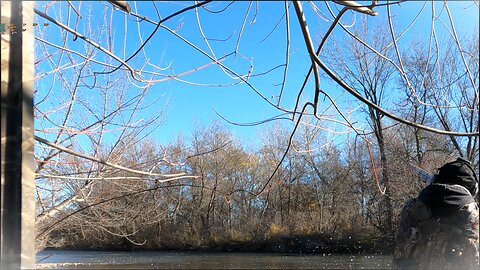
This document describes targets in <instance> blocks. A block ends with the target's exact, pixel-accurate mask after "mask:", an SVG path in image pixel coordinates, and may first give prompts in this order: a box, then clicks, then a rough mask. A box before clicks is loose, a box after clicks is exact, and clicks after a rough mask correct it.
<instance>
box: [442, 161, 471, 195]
mask: <svg viewBox="0 0 480 270" xmlns="http://www.w3.org/2000/svg"><path fill="white" fill-rule="evenodd" d="M435 183H439V184H453V185H455V184H456V185H461V186H463V187H465V188H467V189H468V190H469V191H470V193H471V194H472V196H476V194H477V192H478V179H477V176H476V175H475V171H474V170H473V168H472V165H471V163H470V161H468V160H467V159H464V158H461V157H459V158H457V160H455V161H452V162H449V163H446V164H445V165H443V166H442V167H441V168H440V169H439V171H438V174H437V176H436V178H435Z"/></svg>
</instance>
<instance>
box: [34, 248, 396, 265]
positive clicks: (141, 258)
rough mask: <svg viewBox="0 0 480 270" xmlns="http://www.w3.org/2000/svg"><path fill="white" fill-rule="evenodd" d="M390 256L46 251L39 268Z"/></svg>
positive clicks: (355, 261)
mask: <svg viewBox="0 0 480 270" xmlns="http://www.w3.org/2000/svg"><path fill="white" fill-rule="evenodd" d="M390 263H391V256H389V255H367V254H365V255H331V254H315V255H292V254H272V253H225V252H223V253H220V252H219V253H205V252H159V251H135V252H126V251H120V252H119V251H73V250H45V251H41V252H39V253H37V267H38V268H62V269H65V268H68V269H139V268H142V269H388V268H390Z"/></svg>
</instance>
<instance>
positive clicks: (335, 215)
mask: <svg viewBox="0 0 480 270" xmlns="http://www.w3.org/2000/svg"><path fill="white" fill-rule="evenodd" d="M422 134H423V138H424V139H423V140H422V148H421V149H427V150H426V151H423V150H422V151H423V152H422V157H423V163H422V164H421V166H422V167H423V168H426V169H430V170H433V169H434V168H436V167H439V166H440V165H441V164H442V163H443V162H444V161H445V160H447V159H448V158H449V157H451V156H453V155H454V154H455V151H454V149H453V148H452V147H449V143H448V138H446V137H442V136H436V135H432V134H427V133H423V132H422ZM289 135H290V134H289V132H288V131H287V129H286V128H285V127H281V126H278V125H277V126H273V127H271V128H270V129H268V130H267V131H265V133H264V134H263V139H260V140H261V143H260V145H261V146H260V147H259V148H258V149H255V150H249V149H245V148H244V147H243V146H242V144H241V143H240V142H239V141H237V140H236V139H235V138H234V137H233V136H232V134H231V133H229V132H228V131H227V130H226V129H225V128H223V127H222V126H220V125H218V124H213V125H211V126H209V127H205V128H202V129H199V130H197V131H195V132H193V134H192V135H191V137H190V138H189V139H183V138H180V137H179V138H178V139H177V140H176V142H175V143H172V144H170V145H167V146H162V145H157V144H155V143H154V142H152V141H150V142H145V143H143V144H136V145H135V146H133V147H129V148H126V149H124V150H123V151H121V152H115V153H114V154H113V156H112V158H113V159H118V158H120V157H121V159H122V160H124V161H125V163H124V165H125V166H128V167H130V168H134V169H142V170H150V171H152V172H158V173H178V172H187V173H188V175H194V176H198V178H196V179H178V180H174V181H170V182H163V183H162V182H160V181H159V180H158V179H156V178H155V177H144V178H141V179H129V178H128V176H131V174H128V175H127V174H126V173H125V172H122V171H119V170H110V171H109V172H110V173H109V174H108V175H103V176H102V178H103V179H101V180H95V182H94V183H93V184H89V185H90V187H89V188H88V189H86V190H85V191H84V192H82V193H81V194H80V195H78V196H77V197H76V198H75V199H74V200H71V201H70V204H69V206H68V207H66V208H65V210H63V212H62V213H60V214H58V215H57V216H55V217H53V218H50V219H48V221H45V222H43V223H41V224H38V227H37V235H38V237H37V244H38V247H39V248H42V247H59V248H86V249H90V248H108V249H132V248H134V249H192V248H193V249H196V248H218V247H227V248H231V247H235V246H236V245H238V246H243V248H244V249H246V250H248V246H249V245H250V246H251V248H255V247H258V246H262V245H263V247H265V244H266V243H267V244H268V243H271V242H272V241H275V240H278V239H279V238H281V237H286V236H291V235H295V236H300V237H303V238H305V237H307V238H308V237H311V238H312V239H317V240H318V241H317V242H316V243H325V242H322V241H325V240H330V241H329V242H330V243H332V241H331V239H330V237H334V238H335V239H337V240H339V241H342V240H347V241H348V239H352V237H353V238H354V239H360V240H359V243H362V244H364V245H365V244H369V243H370V244H372V242H375V243H377V247H382V246H384V245H387V244H388V243H389V241H390V243H391V241H392V240H393V239H394V236H395V235H394V232H395V228H394V229H393V230H391V229H389V227H388V223H389V222H391V223H392V224H397V219H398V214H399V212H400V210H401V207H402V205H403V203H404V202H405V201H406V200H407V199H409V198H411V197H413V196H415V194H416V193H417V192H418V190H419V189H421V188H422V186H423V184H422V182H421V181H420V180H419V179H418V178H417V176H416V174H415V172H413V171H410V170H409V167H408V165H407V164H408V163H413V164H417V162H416V160H415V157H416V156H417V155H418V153H417V151H420V150H421V149H419V148H416V147H415V144H414V143H415V142H416V141H415V140H414V139H413V138H414V136H415V133H413V132H411V130H410V129H409V128H402V127H400V126H398V127H393V128H391V129H386V130H385V136H386V138H387V139H386V142H387V143H386V149H387V151H386V153H387V154H388V161H389V163H388V166H389V168H388V172H389V173H390V175H389V179H390V187H391V190H390V191H389V192H385V190H384V188H385V187H384V186H383V183H382V182H381V179H382V174H383V172H384V171H385V170H384V168H381V166H379V163H378V160H379V157H378V149H377V147H375V145H374V144H372V145H367V144H368V142H367V141H365V140H362V139H360V138H357V139H355V138H354V139H348V137H347V136H345V140H344V141H343V142H342V143H341V144H335V143H333V142H331V141H328V139H327V137H322V133H321V130H320V129H318V128H311V127H304V128H303V129H302V130H299V131H297V134H296V135H295V137H294V140H293V142H292V146H291V149H290V150H289V151H288V153H287V156H286V158H285V159H284V161H283V163H282V164H281V166H280V167H279V170H278V171H277V172H276V173H275V174H274V175H273V177H272V178H271V181H270V182H269V183H268V185H267V186H266V188H265V189H264V190H263V191H262V192H260V193H259V191H261V190H262V187H263V186H264V185H266V184H267V180H268V179H269V178H270V176H271V174H272V173H273V171H274V168H275V167H276V165H277V163H278V162H279V161H280V159H281V157H282V155H283V154H284V153H285V151H286V146H287V143H286V142H287V141H288V136H289ZM428 149H432V150H428ZM166 157H168V160H167V158H166ZM372 160H373V161H374V164H375V166H373V165H372ZM174 163H176V164H174ZM417 165H418V164H417ZM84 169H86V168H84ZM79 170H81V168H79V166H76V171H77V173H78V172H79ZM58 173H59V172H57V174H58ZM122 177H124V178H122ZM85 184H86V183H85V181H84V180H78V179H75V178H74V177H72V178H71V179H55V185H57V187H59V186H61V189H59V192H58V194H57V196H58V197H59V198H61V197H66V198H70V197H71V194H72V193H74V192H75V191H76V190H78V189H79V188H80V187H82V186H85ZM387 194H388V196H390V197H389V199H390V200H391V202H392V204H391V205H392V209H387V208H386V204H385V200H386V196H387ZM386 211H392V212H393V213H394V214H393V220H391V221H389V220H386V217H387V215H385V212H386ZM319 236H323V237H320V238H319ZM379 239H381V240H379ZM299 243H300V242H299ZM305 243H307V242H301V244H302V245H304V244H305ZM305 245H306V244H305ZM316 245H317V246H316V247H310V249H312V248H313V249H315V248H317V249H318V248H319V247H318V244H316ZM378 245H379V246H378ZM260 249H261V248H260ZM283 251H284V250H283Z"/></svg>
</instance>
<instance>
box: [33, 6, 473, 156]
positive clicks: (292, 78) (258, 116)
mask: <svg viewBox="0 0 480 270" xmlns="http://www.w3.org/2000/svg"><path fill="white" fill-rule="evenodd" d="M84 2H86V1H84ZM129 2H130V4H131V7H132V11H135V12H137V13H138V14H142V15H144V16H146V17H148V18H150V19H152V20H157V14H156V12H155V10H154V8H153V5H152V3H151V2H147V1H145V2H137V3H136V6H134V5H133V2H132V1H129ZM48 3H49V2H37V7H40V8H39V9H40V10H43V9H42V8H41V7H43V6H45V5H46V4H48ZM72 3H73V4H74V5H75V6H76V7H78V6H79V2H72ZM62 4H63V5H64V7H66V6H67V5H66V4H65V3H62ZM189 4H191V3H190V2H179V3H173V4H172V3H171V2H165V3H158V4H157V6H158V8H159V12H160V14H161V16H162V17H166V16H168V15H169V14H172V13H173V12H175V11H178V10H180V9H182V8H184V7H185V6H186V5H189ZM228 4H229V2H212V3H210V4H208V5H207V7H208V8H209V9H210V10H221V9H223V8H224V7H226V6H228ZM249 4H250V2H247V1H241V2H236V3H234V4H232V5H231V6H229V7H228V8H227V9H226V10H225V12H223V13H219V14H210V13H207V12H205V11H204V10H202V9H199V14H200V20H201V22H202V29H203V31H204V33H205V35H206V36H207V37H208V38H210V39H215V40H226V39H227V40H226V41H215V40H211V41H210V45H211V47H212V48H213V50H214V52H215V54H216V56H217V57H218V58H219V57H222V56H224V55H226V54H229V53H232V52H233V51H234V50H235V48H236V44H237V40H238V35H239V31H240V29H241V26H242V24H243V21H244V17H245V14H246V11H247V8H248V6H249ZM256 4H258V11H257V12H256V10H257V6H256ZM316 4H317V6H318V7H319V8H320V9H321V11H322V13H323V14H324V15H325V18H322V17H320V16H317V15H316V14H315V13H314V12H313V11H312V8H311V7H310V5H309V4H308V2H304V3H303V8H304V10H305V12H306V17H307V21H308V23H309V28H310V32H311V34H312V36H313V38H314V42H315V44H314V45H315V46H317V44H318V41H319V36H320V35H322V34H323V33H325V31H326V29H328V27H329V26H330V24H331V19H332V17H331V16H330V14H329V13H328V11H327V10H326V8H325V4H324V3H323V2H318V3H316ZM330 4H331V6H332V7H333V8H335V7H336V5H335V4H333V3H330ZM423 4H424V2H421V1H413V2H406V3H401V4H400V5H394V6H392V14H393V15H394V17H395V20H396V23H397V24H398V29H399V31H398V32H401V29H404V28H405V27H406V26H407V25H409V23H410V22H411V21H412V20H413V18H414V17H415V16H416V15H417V13H418V11H419V9H420V7H421V6H423ZM441 5H442V3H441V2H435V8H436V13H437V15H439V16H440V17H439V19H440V20H442V21H443V23H445V24H446V25H447V26H448V25H449V22H448V17H446V12H445V10H443V11H442V8H441ZM448 5H449V8H450V10H451V12H452V14H453V18H454V23H455V25H456V29H457V31H458V34H459V35H460V36H462V35H465V33H471V32H472V31H475V30H478V21H479V12H478V6H477V5H475V4H473V2H461V1H458V2H457V1H449V2H448ZM87 6H89V4H88V3H84V4H83V7H82V8H83V11H86V9H85V7H87ZM92 7H93V11H92V15H91V20H92V22H93V23H94V25H95V24H102V23H109V22H108V21H107V22H102V20H101V18H102V16H101V13H102V10H107V11H108V10H110V6H109V4H108V3H107V2H106V1H102V2H98V3H93V4H92ZM64 10H65V9H64ZM48 11H49V14H51V16H53V15H52V14H55V13H52V12H53V11H54V8H50V9H49V10H48ZM377 11H378V12H379V16H377V17H369V18H368V20H369V22H372V23H376V22H378V21H381V23H382V24H384V25H385V27H388V24H387V21H386V12H387V11H386V8H385V7H378V8H377ZM289 12H290V14H289V15H290V20H291V21H290V27H291V33H290V35H291V38H290V59H289V68H288V77H287V81H286V84H285V89H284V95H283V97H282V103H281V104H282V105H283V106H284V107H285V108H287V109H292V108H293V104H294V102H295V98H296V95H297V93H298V90H299V87H300V85H301V84H302V82H303V79H304V77H305V75H306V72H307V71H308V68H309V59H308V56H307V51H306V50H305V44H304V41H303V38H302V36H301V32H300V30H299V27H298V21H297V18H296V17H295V10H294V8H293V5H291V6H290V9H289ZM335 12H337V10H335ZM283 15H284V3H283V2H277V1H275V2H263V1H260V2H257V3H253V4H252V9H251V10H250V12H249V14H248V16H247V19H246V24H245V27H244V29H243V32H242V38H241V40H240V43H239V45H238V52H239V53H240V54H241V55H237V56H234V55H232V56H229V57H228V58H226V60H225V61H224V62H222V63H224V64H225V65H227V66H229V67H230V68H232V69H234V70H235V71H236V72H238V73H240V74H246V73H247V72H248V71H249V70H250V69H251V71H252V74H254V75H255V74H259V73H263V72H266V71H268V70H271V69H272V68H274V67H277V66H279V65H282V64H284V63H285V51H286V41H285V33H286V31H285V22H284V20H283V21H282V22H280V24H279V25H278V27H277V28H276V29H275V30H274V31H273V32H271V31H272V30H273V29H274V28H275V25H276V24H277V22H278V21H279V20H280V19H281V17H282V16H283ZM360 16H364V15H359V14H355V13H350V14H347V15H346V16H345V17H344V20H342V22H343V23H345V24H349V23H351V21H352V20H359V17H360ZM431 16H432V13H431V4H427V6H426V7H425V10H424V12H423V13H422V14H421V16H420V17H419V18H418V21H417V22H416V23H415V25H414V26H413V27H412V28H411V29H410V30H409V32H407V34H406V36H405V37H404V38H402V40H401V41H399V44H400V48H401V49H403V50H408V42H409V41H410V39H411V38H413V37H418V38H422V37H423V38H424V36H423V35H425V34H427V33H428V30H429V27H430V23H431ZM86 20H87V19H86V18H83V19H82V20H80V26H79V28H78V29H79V31H80V32H82V31H88V29H82V23H85V21H86ZM38 21H40V22H43V19H38ZM74 21H75V16H74V15H72V16H71V23H72V22H74ZM442 21H439V20H438V21H436V29H438V32H439V33H440V34H442V33H443V34H444V35H448V33H447V32H445V29H446V28H445V26H444V25H443V23H442ZM112 22H113V28H112V29H113V31H114V33H115V34H114V35H113V41H114V45H115V46H114V52H115V53H117V54H118V55H121V56H123V50H124V48H123V44H122V43H123V34H124V27H125V22H127V24H126V27H127V29H128V31H127V33H128V38H127V43H126V48H125V49H126V55H127V56H128V55H130V54H131V53H133V52H134V51H135V50H136V48H138V46H139V44H141V41H140V38H139V36H138V33H137V31H136V29H137V23H136V22H135V19H134V18H133V17H131V16H130V17H125V15H124V13H122V12H119V11H116V12H114V14H113V17H112ZM165 25H166V26H168V27H170V28H171V29H177V33H178V34H180V35H182V36H183V37H184V38H186V39H188V40H189V41H191V42H192V43H194V44H195V45H197V46H198V47H199V48H201V49H202V50H205V51H206V52H208V53H209V54H211V53H210V51H209V48H208V47H207V45H206V43H205V42H204V40H203V38H202V36H201V35H200V34H199V28H198V25H197V22H196V17H195V11H193V10H190V11H187V12H186V13H183V14H182V15H180V16H177V17H175V18H173V19H172V20H170V21H168V22H167V23H166V24H165ZM53 27H54V26H53ZM153 28H154V26H153V25H150V24H148V23H145V22H142V23H141V30H140V34H141V36H142V39H143V40H144V39H145V38H147V37H148V36H149V35H150V33H151V31H152V30H153ZM45 29H47V28H45ZM90 30H93V31H94V30H95V29H90ZM56 32H58V31H56V30H53V28H52V26H49V28H48V31H45V34H47V35H48V40H49V41H51V42H53V43H56V44H61V39H59V36H58V33H56ZM339 32H341V30H340V29H339V28H338V27H337V28H336V31H335V32H334V35H335V34H337V33H339ZM269 33H271V34H270V35H269ZM104 34H106V33H104ZM98 35H99V33H95V34H93V37H97V36H98ZM268 35H269V36H268ZM267 36H268V38H267V39H265V38H266V37H267ZM68 44H70V46H71V48H80V47H77V46H83V43H82V41H76V42H73V41H72V40H71V39H69V41H68ZM102 45H104V46H108V45H107V44H106V43H105V44H102ZM145 52H146V54H147V57H148V58H149V61H150V63H152V64H155V65H157V66H159V67H162V68H167V69H166V70H165V71H163V73H165V74H169V75H173V74H181V73H183V72H187V71H190V70H192V69H194V68H198V67H201V66H204V65H206V64H209V63H210V62H211V60H209V59H208V58H207V57H205V56H204V55H202V54H201V53H200V52H198V51H196V50H195V49H192V48H191V47H190V46H188V45H186V44H185V43H184V42H182V41H181V40H180V39H178V38H176V37H175V36H173V35H172V34H171V33H169V32H167V31H165V30H163V29H159V30H158V32H157V33H156V34H155V35H154V36H153V38H152V39H151V41H150V42H149V43H148V44H147V45H146V47H145ZM242 56H243V57H242ZM98 57H99V59H102V58H106V57H105V56H104V55H102V53H99V54H98ZM144 62H145V60H144V57H143V52H140V53H139V54H138V55H137V57H136V58H134V59H133V60H132V62H131V64H132V65H133V66H135V67H140V66H141V65H142V64H143V63H144ZM113 63H114V64H115V65H116V64H117V63H116V62H113ZM251 63H253V67H251ZM43 69H45V70H48V67H46V66H45V67H43ZM97 71H99V70H97ZM283 72H284V68H283V67H279V68H276V69H274V70H273V71H271V72H270V73H268V74H266V75H263V76H257V77H251V78H250V80H249V82H251V83H252V85H254V86H255V87H256V88H257V89H258V90H259V91H260V92H261V93H262V95H264V96H265V97H267V98H268V99H270V100H271V101H273V102H274V101H275V100H276V96H277V95H278V93H279V91H280V89H281V86H280V85H281V82H282V79H283ZM181 79H183V80H185V81H188V82H191V83H193V84H210V85H212V84H213V85H223V84H226V85H229V86H222V87H213V86H199V85H193V84H189V83H184V82H178V81H175V80H168V81H165V82H161V83H157V84H155V85H153V86H152V87H151V88H150V89H149V94H148V95H149V99H151V100H156V99H159V102H158V103H157V104H156V105H155V107H154V108H152V109H150V110H148V111H146V115H145V116H148V115H155V114H158V113H162V112H164V111H165V113H164V115H163V117H162V118H163V122H162V125H161V126H160V127H158V128H157V129H156V130H155V131H154V133H153V134H152V135H151V137H152V138H153V139H154V140H156V141H158V142H160V143H167V142H170V141H172V140H174V138H175V137H176V136H177V135H178V134H179V133H181V134H183V135H184V136H188V135H190V132H191V131H192V130H193V129H194V126H195V125H198V124H199V125H206V126H208V125H209V123H210V122H211V121H212V120H214V119H217V120H218V121H220V122H222V123H224V124H225V126H226V127H228V128H229V129H230V130H231V131H232V132H233V133H234V134H235V136H236V137H237V138H239V139H240V140H241V141H243V142H244V143H245V144H247V145H252V146H256V145H257V141H258V138H259V134H261V132H262V131H263V130H264V129H265V126H256V127H237V126H233V125H230V124H228V123H226V122H224V121H223V120H221V119H220V118H219V117H218V116H217V115H216V113H215V112H214V109H215V110H217V111H218V112H219V113H221V114H222V115H223V116H224V117H226V118H227V119H229V120H231V121H234V122H241V123H246V122H256V121H260V120H263V119H266V118H269V117H272V116H275V115H278V114H279V113H281V112H279V111H278V110H276V109H274V108H273V107H272V106H270V105H269V104H267V103H266V102H265V101H264V100H263V99H262V98H261V97H259V96H258V95H257V94H256V93H255V92H254V91H253V90H252V89H250V88H249V87H247V86H246V85H245V84H236V85H231V84H232V83H235V82H237V81H238V80H235V79H232V78H230V77H229V76H228V75H226V74H225V73H224V72H223V71H222V70H221V69H220V68H219V67H218V66H217V65H209V66H208V67H206V68H203V69H201V70H200V71H197V72H193V73H190V74H187V75H185V76H183V77H181ZM50 80H51V79H48V78H46V79H45V80H44V81H43V82H42V85H46V84H48V82H49V81H50ZM321 83H322V88H325V89H326V90H327V91H328V92H329V94H331V95H332V97H334V98H335V97H337V96H338V95H340V94H341V90H340V89H339V88H338V87H336V86H335V85H332V84H331V82H330V81H329V80H326V79H322V82H321ZM56 91H58V93H59V95H60V93H62V91H61V90H56ZM312 91H313V90H312V84H311V83H310V84H309V86H307V88H306V90H305V94H304V95H303V96H302V101H306V100H310V99H311V98H312ZM351 101H352V98H351V97H349V96H348V95H347V94H345V95H343V96H342V97H341V99H340V105H341V106H342V107H343V108H347V107H348V106H350V107H355V106H354V105H353V103H352V102H351ZM327 105H328V104H327V103H325V105H322V106H327ZM140 117H142V116H140ZM337 119H340V118H337ZM360 119H361V117H360Z"/></svg>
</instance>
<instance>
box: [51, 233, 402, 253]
mask: <svg viewBox="0 0 480 270" xmlns="http://www.w3.org/2000/svg"><path fill="white" fill-rule="evenodd" d="M394 244H395V243H394V241H393V240H392V239H385V238H383V239H382V238H375V237H358V236H344V237H336V236H334V235H326V234H315V235H276V236H272V237H270V238H269V239H262V240H247V241H238V240H237V241H234V240H231V239H230V240H224V241H217V242H213V241H212V242H210V243H207V244H203V245H197V246H194V245H189V244H179V243H170V244H168V243H163V244H162V245H158V246H157V245H134V244H133V243H131V242H128V241H122V242H117V243H108V244H105V245H102V246H98V245H95V246H93V245H91V246H89V245H88V244H87V243H70V244H64V245H62V246H57V247H53V248H52V247H47V249H51V250H54V249H61V250H96V251H176V252H182V251H198V252H239V253H243V252H256V253H283V254H288V253H290V254H366V253H368V254H392V253H393V249H394Z"/></svg>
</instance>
